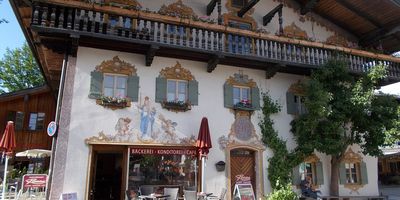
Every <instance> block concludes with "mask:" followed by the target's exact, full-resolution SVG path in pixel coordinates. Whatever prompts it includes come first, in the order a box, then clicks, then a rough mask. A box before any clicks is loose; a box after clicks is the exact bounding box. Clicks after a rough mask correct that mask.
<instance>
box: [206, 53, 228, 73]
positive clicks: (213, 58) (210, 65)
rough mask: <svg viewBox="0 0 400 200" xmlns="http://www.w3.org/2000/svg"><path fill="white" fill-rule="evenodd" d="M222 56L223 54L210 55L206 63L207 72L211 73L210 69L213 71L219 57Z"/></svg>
mask: <svg viewBox="0 0 400 200" xmlns="http://www.w3.org/2000/svg"><path fill="white" fill-rule="evenodd" d="M223 58H224V56H222V55H221V54H216V55H212V56H211V58H210V59H209V60H208V63H207V72H208V73H211V72H212V71H214V69H215V68H217V65H218V63H219V61H220V59H223Z"/></svg>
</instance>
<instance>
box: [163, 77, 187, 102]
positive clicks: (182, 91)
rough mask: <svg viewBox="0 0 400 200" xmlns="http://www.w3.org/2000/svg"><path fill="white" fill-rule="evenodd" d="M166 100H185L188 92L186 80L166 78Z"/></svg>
mask: <svg viewBox="0 0 400 200" xmlns="http://www.w3.org/2000/svg"><path fill="white" fill-rule="evenodd" d="M167 84H168V86H167V101H170V102H171V101H172V102H178V101H181V102H186V101H187V93H188V81H185V80H167Z"/></svg>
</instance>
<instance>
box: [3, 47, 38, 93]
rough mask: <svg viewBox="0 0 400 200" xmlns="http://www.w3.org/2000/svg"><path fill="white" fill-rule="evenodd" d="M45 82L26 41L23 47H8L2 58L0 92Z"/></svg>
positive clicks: (21, 88)
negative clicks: (11, 48) (12, 48)
mask: <svg viewBox="0 0 400 200" xmlns="http://www.w3.org/2000/svg"><path fill="white" fill-rule="evenodd" d="M43 84H44V79H43V76H42V74H41V72H40V69H39V67H38V65H37V64H36V62H35V59H34V57H33V55H32V52H31V50H30V49H29V47H28V45H27V44H26V43H25V44H24V45H23V46H22V47H21V48H16V49H14V50H10V49H7V52H6V53H5V54H4V57H3V59H2V60H0V94H1V93H4V92H6V91H7V92H14V91H18V90H23V89H26V88H31V87H36V86H41V85H43ZM4 89H6V90H4Z"/></svg>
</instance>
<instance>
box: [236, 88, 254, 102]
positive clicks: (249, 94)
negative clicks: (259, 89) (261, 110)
mask: <svg viewBox="0 0 400 200" xmlns="http://www.w3.org/2000/svg"><path fill="white" fill-rule="evenodd" d="M235 88H237V89H239V101H238V102H236V103H235V99H236V98H235ZM232 89H233V99H232V100H233V104H234V105H235V104H238V103H239V102H242V101H246V100H247V101H249V102H250V103H251V102H252V101H251V87H248V86H240V85H233V86H232ZM244 89H246V90H248V91H247V92H248V94H247V95H248V96H247V97H248V98H247V99H243V90H244Z"/></svg>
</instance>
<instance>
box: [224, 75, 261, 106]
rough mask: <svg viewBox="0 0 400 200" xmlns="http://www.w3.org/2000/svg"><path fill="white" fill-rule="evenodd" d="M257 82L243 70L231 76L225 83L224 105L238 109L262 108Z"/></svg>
mask: <svg viewBox="0 0 400 200" xmlns="http://www.w3.org/2000/svg"><path fill="white" fill-rule="evenodd" d="M259 93H260V91H259V89H258V87H257V83H256V82H254V81H253V80H252V79H249V78H248V76H247V75H244V74H243V73H242V72H240V73H237V74H234V75H233V76H231V77H229V78H228V79H227V80H226V82H225V84H224V106H225V107H226V108H232V109H238V110H250V111H252V110H258V109H260V94H259Z"/></svg>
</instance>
